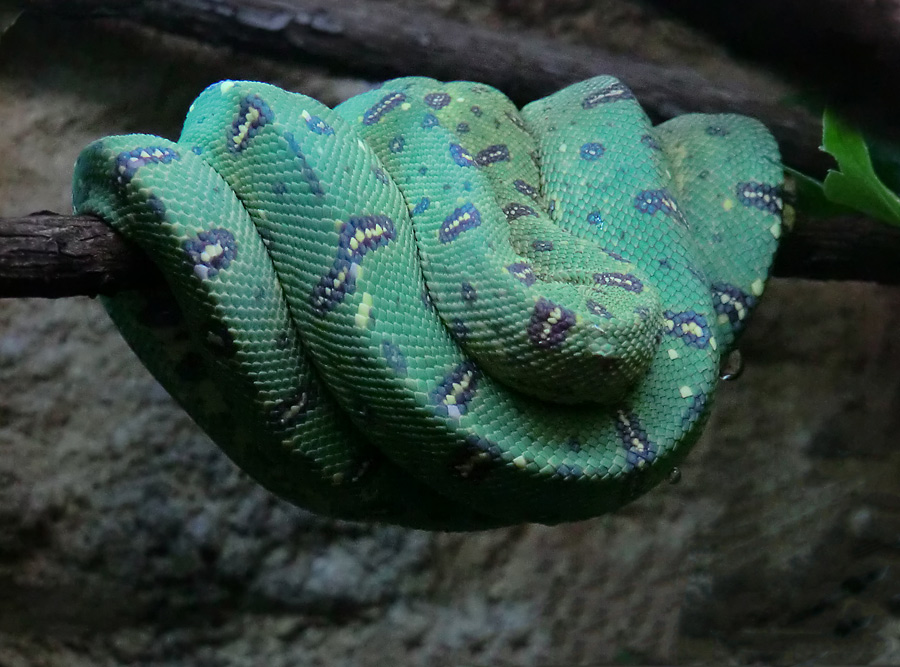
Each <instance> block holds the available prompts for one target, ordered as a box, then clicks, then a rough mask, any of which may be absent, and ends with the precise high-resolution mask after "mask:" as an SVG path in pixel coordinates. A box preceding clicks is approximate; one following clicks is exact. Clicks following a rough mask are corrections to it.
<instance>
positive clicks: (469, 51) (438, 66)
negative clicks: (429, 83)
mask: <svg viewBox="0 0 900 667" xmlns="http://www.w3.org/2000/svg"><path fill="white" fill-rule="evenodd" d="M19 2H20V4H21V5H22V6H23V7H25V8H28V9H32V10H35V11H43V12H49V13H52V14H54V15H59V16H67V17H74V18H110V17H114V18H117V19H125V20H128V21H132V22H136V23H140V24H142V25H146V26H150V27H153V28H156V29H159V30H163V31H166V32H171V33H175V34H179V35H183V36H188V37H192V38H195V39H199V40H202V41H205V42H208V43H214V44H227V45H229V46H231V47H233V48H235V49H239V50H244V51H249V52H252V53H254V54H260V55H269V56H273V57H276V58H279V59H282V60H289V61H290V60H295V61H302V62H306V63H318V64H322V65H325V66H327V67H329V68H330V69H331V70H332V71H340V72H342V73H348V74H353V75H357V76H361V77H364V78H370V79H373V80H379V79H384V78H387V77H391V76H396V75H401V74H403V75H405V74H413V73H414V74H420V75H426V76H432V77H435V78H438V79H470V80H473V81H481V82H483V83H488V84H491V85H493V86H496V87H497V88H499V89H500V90H502V91H503V92H505V93H506V94H507V95H509V96H510V97H511V98H512V99H513V100H515V101H516V102H517V103H520V104H521V103H525V102H528V101H531V100H533V99H537V98H539V97H543V96H544V95H547V94H549V93H552V92H554V91H556V90H559V89H560V88H562V87H564V86H565V85H567V84H569V83H573V82H575V81H580V80H583V79H587V78H590V77H592V76H595V75H597V74H612V75H615V76H617V77H619V78H621V79H622V80H623V81H625V83H627V84H628V86H629V87H631V89H632V90H633V91H634V92H635V94H636V96H637V98H638V99H639V100H640V101H641V104H642V105H643V106H644V108H645V109H646V110H647V111H648V113H649V114H650V116H651V117H652V118H653V119H654V121H660V120H664V119H666V118H670V117H672V116H676V115H679V114H683V113H688V112H706V113H720V112H735V113H743V114H746V115H749V116H753V117H755V118H758V119H759V120H761V121H762V122H763V123H765V124H766V125H767V126H768V127H769V128H770V129H771V130H772V132H773V134H774V135H775V136H776V138H777V139H778V142H779V145H780V146H781V150H782V153H783V154H784V156H785V161H786V162H787V163H788V164H790V165H791V166H793V167H795V168H797V169H799V170H801V171H805V172H806V173H809V174H824V172H825V170H826V168H827V167H828V166H829V164H830V163H829V159H828V158H827V157H826V156H825V155H824V154H822V153H821V152H820V151H818V150H817V146H818V145H819V143H820V140H821V129H820V123H819V120H818V119H817V118H816V117H814V116H813V115H811V114H810V113H808V112H807V111H806V110H804V109H801V108H800V107H789V106H787V105H785V103H784V100H782V99H781V98H780V97H779V95H778V94H777V93H776V92H775V91H772V90H770V89H768V88H765V87H763V86H762V85H759V86H755V87H752V88H750V87H744V86H742V85H739V84H736V83H735V82H733V81H731V80H716V81H711V80H709V79H706V78H704V77H703V76H701V75H699V74H698V73H696V72H695V71H693V70H691V69H688V68H686V67H675V66H664V65H657V64H652V63H647V62H643V61H640V60H636V59H634V58H630V57H628V56H624V55H616V54H612V53H610V52H608V51H604V50H603V49H599V48H588V47H584V46H575V45H567V44H562V43H560V42H557V41H553V40H550V39H547V38H545V37H541V36H539V35H537V34H534V33H531V32H526V31H519V30H504V31H499V30H492V29H489V28H485V27H480V26H474V25H468V24H465V23H461V22H458V21H452V20H448V19H444V18H441V17H437V16H434V15H431V14H429V13H428V12H424V11H419V12H412V11H409V10H406V9H403V8H401V7H398V6H395V5H392V4H390V3H382V2H371V1H368V2H367V1H366V0H341V1H340V2H333V1H332V2H325V0H19ZM729 4H733V3H729Z"/></svg>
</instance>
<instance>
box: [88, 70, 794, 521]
mask: <svg viewBox="0 0 900 667" xmlns="http://www.w3.org/2000/svg"><path fill="white" fill-rule="evenodd" d="M783 179H784V176H783V168H782V165H781V160H780V156H779V153H778V147H777V145H776V142H775V141H774V139H773V138H772V136H771V134H770V133H769V132H768V131H767V130H766V129H765V128H764V127H763V126H762V125H761V124H760V123H759V122H757V121H755V120H753V119H750V118H746V117H743V116H737V115H700V114H692V115H685V116H680V117H677V118H674V119H672V120H669V121H667V122H665V123H663V124H661V125H658V126H656V127H654V126H653V125H652V124H651V122H650V121H649V120H648V118H647V116H646V114H645V113H644V112H643V111H642V109H641V107H640V106H639V104H638V102H637V101H636V100H635V98H634V95H633V94H632V92H631V91H630V90H629V89H628V88H627V87H626V86H624V85H623V84H622V83H620V82H619V81H617V80H616V79H614V78H612V77H609V76H601V77H598V78H594V79H591V80H588V81H584V82H582V83H578V84H575V85H572V86H570V87H568V88H565V89H563V90H561V91H559V92H557V93H555V94H553V95H551V96H549V97H546V98H544V99H541V100H538V101H535V102H532V103H531V104H528V105H527V106H525V107H524V108H523V109H521V110H519V109H517V108H516V106H515V105H514V104H513V103H512V102H511V101H510V100H509V99H508V98H507V97H505V96H504V95H503V94H501V93H500V92H498V91H497V90H496V89H494V88H491V87H489V86H486V85H482V84H477V83H470V82H452V83H442V82H439V81H435V80H432V79H426V78H419V77H409V78H401V79H395V80H392V81H388V82H386V83H384V84H383V85H381V86H379V87H377V88H374V89H372V90H369V91H368V92H365V93H363V94H361V95H358V96H356V97H353V98H351V99H349V100H347V101H346V102H344V103H342V104H340V105H339V106H337V107H336V108H335V109H333V110H332V109H329V108H328V107H326V106H325V105H323V104H321V103H319V102H317V101H316V100H314V99H311V98H309V97H306V96H304V95H300V94H296V93H289V92H286V91H284V90H281V89H279V88H276V87H274V86H271V85H267V84H262V83H256V82H248V81H223V82H220V83H217V84H215V85H212V86H210V87H209V88H207V89H206V90H205V91H204V92H203V93H202V94H201V95H200V96H199V97H198V98H197V99H196V101H195V102H194V103H193V105H192V106H191V108H190V111H189V113H188V115H187V118H186V120H185V123H184V128H183V131H182V134H181V137H180V138H179V140H178V141H177V142H172V141H168V140H166V139H162V138H160V137H156V136H151V135H140V134H137V135H127V136H116V137H107V138H104V139H100V140H98V141H96V142H94V143H92V144H90V145H89V146H88V147H87V148H85V149H84V151H83V152H82V153H81V155H80V157H79V158H78V161H77V164H76V166H75V173H74V208H75V211H76V212H77V213H80V214H94V215H97V216H100V217H101V218H103V219H104V220H105V221H106V222H107V223H108V224H109V225H111V226H112V227H113V228H114V229H116V230H117V231H119V232H121V233H122V234H123V235H124V236H125V237H127V238H128V239H131V240H133V241H134V242H135V243H136V244H138V245H139V246H140V247H141V248H142V249H143V250H144V251H145V252H146V254H147V255H148V256H149V257H150V258H151V259H152V261H153V262H154V263H155V264H156V265H157V266H158V267H159V269H161V271H162V273H163V274H164V276H165V281H166V287H165V288H160V289H159V290H157V291H154V292H147V293H121V294H119V295H116V296H113V297H109V298H106V299H105V305H106V307H107V309H108V311H109V313H110V315H111V316H112V319H113V320H114V322H115V324H116V326H117V327H118V328H119V329H120V331H121V332H122V334H123V335H124V337H125V339H126V340H127V341H128V343H129V345H130V346H131V347H132V348H133V349H134V351H135V352H136V353H137V355H138V356H139V358H140V359H141V361H142V362H143V363H144V364H145V365H146V366H147V367H148V368H149V369H150V371H151V372H152V373H153V375H154V376H155V377H156V378H157V379H158V380H159V382H160V383H161V384H162V385H163V386H164V387H165V388H166V389H167V390H168V392H169V393H170V394H171V395H172V396H173V397H174V398H175V400H176V401H177V402H178V403H179V404H180V405H181V406H182V407H183V408H184V409H185V410H186V411H187V412H188V413H189V414H190V416H191V417H192V418H193V419H194V420H195V421H196V422H197V423H198V424H199V425H200V426H201V427H202V428H203V429H204V430H205V431H206V432H207V433H208V434H209V435H210V436H211V437H212V439H213V440H214V441H215V442H216V443H217V444H218V445H219V446H220V447H222V449H224V450H225V452H226V453H227V454H228V455H229V456H230V457H231V458H232V459H233V460H234V461H235V462H236V463H237V465H238V466H240V467H241V468H242V469H244V470H245V471H246V472H247V473H249V475H251V476H252V477H253V478H255V479H256V480H257V481H259V482H260V483H261V484H263V485H264V486H266V487H267V488H268V489H270V490H271V491H273V492H274V493H276V494H278V495H280V496H282V497H284V498H286V499H288V500H290V501H291V502H293V503H295V504H297V505H300V506H302V507H305V508H308V509H309V510H312V511H314V512H318V513H322V514H325V515H328V516H332V517H338V518H344V519H349V520H366V521H377V522H388V523H395V524H400V525H405V526H413V527H418V528H425V529H435V530H477V529H483V528H491V527H495V526H502V525H509V524H515V523H521V522H540V523H545V524H555V523H559V522H564V521H576V520H581V519H586V518H589V517H593V516H597V515H599V514H602V513H605V512H609V511H611V510H614V509H616V508H618V507H620V506H621V505H623V504H624V503H627V502H629V501H630V500H632V499H634V498H636V497H637V496H638V495H640V494H641V493H643V492H645V491H646V490H648V489H649V488H651V487H652V486H653V485H655V484H656V483H657V482H658V481H660V480H661V479H664V478H665V477H666V476H667V475H668V474H670V473H671V472H672V470H673V469H674V468H675V466H676V465H677V464H678V462H679V461H681V460H682V459H683V457H684V456H685V455H686V453H687V452H688V450H689V449H690V447H691V446H692V445H693V444H694V443H695V442H696V440H697V438H698V437H699V435H700V433H701V431H702V428H703V426H704V423H705V422H706V419H707V416H708V414H709V411H710V407H711V404H712V400H711V399H712V396H713V391H714V388H715V386H716V383H717V381H718V371H719V366H720V360H721V358H722V357H723V355H725V354H727V353H728V351H729V350H731V349H732V347H733V345H734V342H735V338H736V337H737V336H738V335H739V334H740V332H741V330H742V329H743V327H744V326H745V323H746V320H747V317H748V315H749V314H750V312H751V310H752V309H753V307H754V306H755V305H756V303H757V302H758V300H759V297H760V295H761V294H762V292H763V288H764V285H765V282H766V279H767V276H768V272H769V267H770V265H771V261H772V257H773V254H774V251H775V249H776V246H777V240H778V237H779V235H780V232H781V224H782V209H783V203H782V198H781V192H782V182H783ZM140 270H142V269H141V267H138V266H136V267H135V271H140Z"/></svg>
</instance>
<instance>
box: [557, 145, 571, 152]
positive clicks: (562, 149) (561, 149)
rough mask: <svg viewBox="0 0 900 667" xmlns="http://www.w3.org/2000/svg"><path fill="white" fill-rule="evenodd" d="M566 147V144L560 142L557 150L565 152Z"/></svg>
mask: <svg viewBox="0 0 900 667" xmlns="http://www.w3.org/2000/svg"><path fill="white" fill-rule="evenodd" d="M568 148H569V147H568V146H566V145H565V144H560V145H559V152H560V153H565V152H566V150H568Z"/></svg>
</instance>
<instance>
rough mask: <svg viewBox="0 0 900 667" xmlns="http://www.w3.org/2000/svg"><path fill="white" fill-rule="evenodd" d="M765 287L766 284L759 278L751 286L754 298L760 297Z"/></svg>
mask: <svg viewBox="0 0 900 667" xmlns="http://www.w3.org/2000/svg"><path fill="white" fill-rule="evenodd" d="M763 287H765V283H764V282H763V281H762V280H760V279H759V278H757V279H756V280H754V281H753V284H752V285H750V291H751V292H753V296H760V295H761V294H762V293H763Z"/></svg>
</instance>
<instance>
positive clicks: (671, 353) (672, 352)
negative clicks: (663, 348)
mask: <svg viewBox="0 0 900 667" xmlns="http://www.w3.org/2000/svg"><path fill="white" fill-rule="evenodd" d="M680 356H681V355H680V354H678V350H673V349H672V348H669V359H672V360H675V359H678V358H679V357H680Z"/></svg>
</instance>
